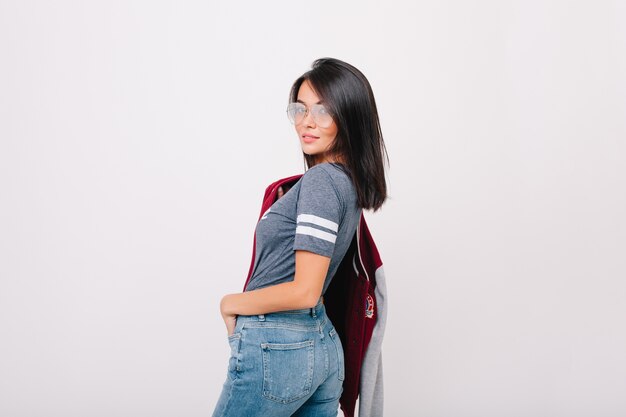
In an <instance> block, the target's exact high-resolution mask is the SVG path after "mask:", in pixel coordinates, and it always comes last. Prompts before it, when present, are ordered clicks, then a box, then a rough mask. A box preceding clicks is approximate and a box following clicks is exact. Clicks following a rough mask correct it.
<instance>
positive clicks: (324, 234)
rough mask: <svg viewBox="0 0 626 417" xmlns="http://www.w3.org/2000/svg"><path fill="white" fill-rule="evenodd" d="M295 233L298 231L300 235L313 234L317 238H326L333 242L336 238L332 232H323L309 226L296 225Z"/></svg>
mask: <svg viewBox="0 0 626 417" xmlns="http://www.w3.org/2000/svg"><path fill="white" fill-rule="evenodd" d="M296 233H299V234H301V235H309V236H313V237H316V238H319V239H323V240H327V241H329V242H331V243H335V240H336V239H337V236H335V235H333V234H332V233H328V232H323V231H321V230H319V229H314V228H312V227H309V226H298V227H296Z"/></svg>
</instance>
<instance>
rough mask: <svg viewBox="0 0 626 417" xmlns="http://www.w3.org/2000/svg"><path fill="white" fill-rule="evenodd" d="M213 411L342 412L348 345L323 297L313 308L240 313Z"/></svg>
mask: <svg viewBox="0 0 626 417" xmlns="http://www.w3.org/2000/svg"><path fill="white" fill-rule="evenodd" d="M228 342H229V344H230V358H229V362H228V371H227V374H226V381H225V382H224V386H223V387H222V393H221V395H220V397H219V399H218V401H217V405H216V407H215V411H214V412H213V417H235V416H237V417H255V416H271V417H281V416H297V417H305V416H317V417H326V416H333V417H336V416H337V413H338V409H339V397H341V393H342V392H343V379H344V375H345V374H344V372H345V371H344V357H343V346H342V345H341V341H340V340H339V335H338V334H337V332H336V331H335V327H334V326H333V324H332V323H331V321H330V319H329V318H328V316H327V315H326V309H325V307H324V304H323V303H322V302H321V301H320V302H319V303H318V304H317V305H316V306H315V307H313V308H306V309H302V310H289V311H281V312H276V313H268V314H260V315H254V316H238V317H237V325H236V326H235V331H234V333H233V334H232V335H231V336H229V337H228Z"/></svg>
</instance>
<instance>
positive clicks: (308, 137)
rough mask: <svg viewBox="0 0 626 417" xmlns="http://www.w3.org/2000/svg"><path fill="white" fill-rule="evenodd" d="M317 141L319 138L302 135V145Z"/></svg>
mask: <svg viewBox="0 0 626 417" xmlns="http://www.w3.org/2000/svg"><path fill="white" fill-rule="evenodd" d="M317 139H319V136H313V135H308V134H304V135H302V141H303V142H304V143H312V142H315V141H316V140H317Z"/></svg>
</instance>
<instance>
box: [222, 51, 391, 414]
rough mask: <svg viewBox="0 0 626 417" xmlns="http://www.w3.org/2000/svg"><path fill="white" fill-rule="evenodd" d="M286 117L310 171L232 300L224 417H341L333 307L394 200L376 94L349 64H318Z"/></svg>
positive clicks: (290, 194) (271, 216)
mask: <svg viewBox="0 0 626 417" xmlns="http://www.w3.org/2000/svg"><path fill="white" fill-rule="evenodd" d="M287 114H288V116H289V119H290V120H291V121H292V122H293V123H294V125H295V129H296V132H297V134H298V138H299V140H300V145H301V146H302V152H303V154H304V160H305V163H306V168H307V170H306V172H305V173H304V175H302V177H301V178H300V179H299V180H298V181H297V182H296V183H295V184H294V185H293V186H292V187H291V188H290V189H289V190H279V194H278V195H279V199H278V200H277V201H276V202H275V203H274V204H273V205H272V206H271V207H270V209H269V210H268V211H267V212H266V213H265V214H264V215H263V216H262V217H261V219H260V220H259V222H258V224H257V226H256V232H255V233H256V256H255V261H254V268H253V273H252V276H251V277H250V280H249V281H248V285H247V287H246V290H245V291H244V292H243V293H238V294H228V295H226V296H224V297H223V298H222V302H221V305H220V308H221V312H222V316H223V318H224V322H225V323H226V329H227V333H228V341H229V343H230V345H231V358H230V362H229V367H228V373H227V378H226V382H225V383H224V386H223V389H222V393H221V396H220V398H219V400H218V403H217V406H216V408H215V411H214V413H213V416H214V417H231V416H246V417H252V416H271V417H280V416H300V417H303V416H317V417H322V416H336V415H337V413H338V405H339V398H340V397H341V393H342V391H343V388H342V380H343V376H344V362H343V360H344V357H343V347H342V345H341V341H340V339H339V337H338V335H337V333H336V331H335V328H334V326H333V324H332V323H331V321H330V319H329V318H328V316H327V315H326V311H325V308H324V304H323V297H322V296H323V295H324V292H325V291H326V289H327V288H328V285H329V284H330V282H331V280H332V277H333V275H334V274H335V272H336V270H337V267H338V266H339V264H340V263H341V260H342V258H343V256H344V254H345V253H346V251H347V250H348V247H349V246H350V243H351V241H352V238H353V236H354V233H355V231H356V228H357V224H358V222H359V219H360V216H361V211H362V209H366V210H373V211H376V210H378V209H379V208H380V207H381V206H382V205H383V203H384V202H385V200H386V198H387V186H386V180H385V169H384V161H383V159H384V158H386V159H387V163H388V162H389V161H388V158H387V153H386V149H385V144H384V141H383V137H382V133H381V129H380V124H379V121H378V113H377V110H376V103H375V101H374V95H373V93H372V89H371V87H370V85H369V82H368V81H367V79H366V78H365V76H364V75H363V74H362V73H361V72H360V71H359V70H358V69H356V68H355V67H353V66H352V65H350V64H347V63H345V62H343V61H340V60H337V59H332V58H323V59H318V60H316V61H315V62H314V63H313V66H312V68H311V70H309V71H308V72H306V73H304V74H303V75H302V76H301V77H300V78H298V79H297V80H296V81H295V82H294V84H293V86H292V87H291V92H290V95H289V105H288V107H287Z"/></svg>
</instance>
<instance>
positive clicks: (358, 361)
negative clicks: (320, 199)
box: [244, 174, 387, 417]
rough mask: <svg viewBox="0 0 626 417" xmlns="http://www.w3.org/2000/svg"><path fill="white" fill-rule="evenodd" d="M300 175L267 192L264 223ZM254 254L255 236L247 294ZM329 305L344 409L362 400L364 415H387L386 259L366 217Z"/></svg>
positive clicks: (350, 411)
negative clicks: (281, 192)
mask: <svg viewBox="0 0 626 417" xmlns="http://www.w3.org/2000/svg"><path fill="white" fill-rule="evenodd" d="M301 176H302V174H298V175H294V176H291V177H287V178H283V179H280V180H278V181H275V182H273V183H272V184H270V185H269V186H268V187H267V188H266V190H265V195H264V197H263V204H262V206H261V211H260V215H259V219H260V218H261V216H263V213H265V211H266V210H267V209H269V208H270V206H271V205H272V204H273V203H274V202H275V201H276V200H277V194H278V187H280V186H281V185H287V186H292V185H293V184H295V183H296V182H297V181H298V180H299V179H300V177H301ZM255 250H256V233H255V236H254V240H253V246H252V261H251V263H250V269H249V271H248V278H247V279H246V283H245V285H244V291H245V289H246V286H247V285H248V282H249V281H250V277H251V276H252V270H253V267H254V259H255ZM324 305H325V307H326V312H327V314H328V317H329V318H330V320H331V321H332V323H333V325H334V326H335V328H336V329H337V333H338V334H339V337H340V338H341V343H342V344H343V350H344V357H345V365H346V367H345V380H344V381H343V393H342V395H341V399H340V400H339V403H340V405H341V410H342V411H343V413H344V415H345V417H353V416H354V410H355V405H356V400H357V397H359V398H360V400H359V417H379V416H382V413H383V375H382V352H381V345H382V339H383V335H384V330H385V324H386V313H387V311H386V305H387V303H386V286H385V276H384V273H383V268H382V261H381V259H380V255H379V253H378V250H377V249H376V245H375V244H374V240H373V238H372V235H371V234H370V232H369V229H368V228H367V224H366V223H365V217H364V216H363V214H362V213H361V219H360V221H359V224H358V227H357V230H356V232H355V234H354V238H353V239H352V243H351V245H350V247H349V248H348V250H347V252H346V254H345V255H344V258H343V260H342V261H341V264H340V265H339V268H338V269H337V272H336V273H335V275H334V276H333V278H332V281H331V283H330V285H329V287H328V289H327V290H326V293H325V294H324Z"/></svg>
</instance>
